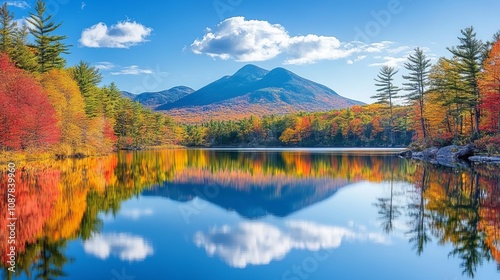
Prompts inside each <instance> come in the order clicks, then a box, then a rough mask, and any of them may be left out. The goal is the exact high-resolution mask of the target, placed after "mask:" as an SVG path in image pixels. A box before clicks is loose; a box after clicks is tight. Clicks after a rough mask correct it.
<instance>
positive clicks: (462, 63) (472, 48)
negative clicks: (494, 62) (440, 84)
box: [448, 27, 485, 138]
mask: <svg viewBox="0 0 500 280" xmlns="http://www.w3.org/2000/svg"><path fill="white" fill-rule="evenodd" d="M460 32H461V33H462V36H463V37H458V40H459V41H460V45H458V46H456V47H453V48H448V50H449V51H450V52H451V53H452V54H453V55H454V56H456V57H457V58H458V66H459V71H460V74H461V75H462V78H463V80H464V81H465V83H466V84H467V92H468V94H469V95H470V96H471V98H472V100H473V103H472V109H473V111H474V132H473V138H477V137H479V133H480V131H479V119H480V117H481V116H480V111H479V107H478V105H479V99H480V91H479V86H478V79H479V75H480V73H481V60H482V59H483V57H484V56H483V51H484V48H485V45H484V44H483V42H482V41H481V40H478V39H477V38H476V33H475V32H474V28H473V27H468V28H466V29H464V30H461V31H460Z"/></svg>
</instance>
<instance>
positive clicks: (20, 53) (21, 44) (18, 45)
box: [10, 25, 38, 72]
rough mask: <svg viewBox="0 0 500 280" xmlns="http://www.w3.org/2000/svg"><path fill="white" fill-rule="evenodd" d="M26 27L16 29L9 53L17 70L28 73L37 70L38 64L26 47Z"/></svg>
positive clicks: (29, 49) (30, 50) (29, 48)
mask: <svg viewBox="0 0 500 280" xmlns="http://www.w3.org/2000/svg"><path fill="white" fill-rule="evenodd" d="M28 34H29V32H28V27H27V26H26V25H23V26H20V27H17V28H16V29H15V32H14V39H13V49H12V51H11V53H10V56H11V58H12V60H13V61H14V62H15V64H16V66H17V67H18V68H21V69H24V70H26V71H29V72H35V71H37V70H38V62H37V59H36V57H35V55H34V54H33V53H34V52H33V50H32V48H31V47H29V46H27V44H26V38H27V37H28Z"/></svg>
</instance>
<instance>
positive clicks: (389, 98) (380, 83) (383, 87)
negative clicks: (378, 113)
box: [371, 66, 400, 146]
mask: <svg viewBox="0 0 500 280" xmlns="http://www.w3.org/2000/svg"><path fill="white" fill-rule="evenodd" d="M397 73H398V70H394V68H393V67H389V66H384V67H382V68H381V69H380V73H379V74H378V75H377V78H376V79H375V82H377V83H376V84H375V86H377V87H379V88H378V89H377V94H375V95H374V96H372V97H371V98H374V99H376V100H377V102H376V103H378V104H383V105H387V106H388V108H389V129H390V134H391V146H392V145H394V131H393V122H394V120H393V110H392V109H393V100H394V99H395V98H398V96H397V94H398V92H399V90H400V89H399V88H398V87H397V86H395V85H394V84H393V81H394V78H393V77H394V75H396V74H397Z"/></svg>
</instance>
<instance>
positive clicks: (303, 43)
mask: <svg viewBox="0 0 500 280" xmlns="http://www.w3.org/2000/svg"><path fill="white" fill-rule="evenodd" d="M289 42H290V43H289V45H288V48H287V49H286V51H287V54H288V55H290V57H289V58H288V59H287V60H285V62H284V63H285V64H310V63H315V62H317V61H320V60H335V59H339V58H345V57H349V56H351V55H352V54H354V53H356V52H358V51H360V49H359V48H357V47H350V46H348V45H346V44H342V43H341V42H340V41H339V40H338V39H337V38H335V37H327V36H317V35H312V34H309V35H307V36H297V37H291V38H290V39H289Z"/></svg>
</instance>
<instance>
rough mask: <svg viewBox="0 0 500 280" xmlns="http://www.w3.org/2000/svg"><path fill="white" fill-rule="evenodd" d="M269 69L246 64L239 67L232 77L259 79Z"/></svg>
mask: <svg viewBox="0 0 500 280" xmlns="http://www.w3.org/2000/svg"><path fill="white" fill-rule="evenodd" d="M267 73H269V71H267V70H266V69H262V68H260V67H258V66H255V65H253V64H247V65H245V66H243V67H241V68H240V69H239V70H238V71H236V73H234V75H233V76H232V77H241V78H246V79H252V80H253V79H260V78H262V77H264V76H265V75H266V74H267Z"/></svg>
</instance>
